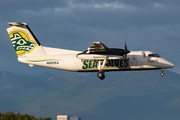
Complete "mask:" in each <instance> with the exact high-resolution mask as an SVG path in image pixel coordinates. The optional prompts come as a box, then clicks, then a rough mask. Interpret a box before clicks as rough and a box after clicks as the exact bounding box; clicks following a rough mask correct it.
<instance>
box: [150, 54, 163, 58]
mask: <svg viewBox="0 0 180 120" xmlns="http://www.w3.org/2000/svg"><path fill="white" fill-rule="evenodd" d="M148 57H161V56H160V55H158V54H149V55H148Z"/></svg>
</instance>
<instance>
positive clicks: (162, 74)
mask: <svg viewBox="0 0 180 120" xmlns="http://www.w3.org/2000/svg"><path fill="white" fill-rule="evenodd" d="M161 71H162V73H161V74H160V75H161V77H163V76H164V69H161Z"/></svg>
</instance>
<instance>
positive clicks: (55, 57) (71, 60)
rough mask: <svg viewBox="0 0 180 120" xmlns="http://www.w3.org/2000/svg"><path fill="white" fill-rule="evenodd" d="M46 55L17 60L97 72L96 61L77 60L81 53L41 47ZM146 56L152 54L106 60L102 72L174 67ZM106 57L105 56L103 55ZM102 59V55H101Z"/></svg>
mask: <svg viewBox="0 0 180 120" xmlns="http://www.w3.org/2000/svg"><path fill="white" fill-rule="evenodd" d="M43 48H44V50H45V52H46V54H47V55H43V56H29V57H25V56H23V57H19V58H18V60H19V61H20V62H22V63H26V64H29V65H30V66H33V65H36V66H42V67H49V68H54V69H61V70H66V71H74V72H93V71H98V60H96V59H94V60H92V59H89V60H88V56H87V58H86V60H83V59H79V58H77V54H79V53H82V51H72V50H65V49H57V48H50V47H43ZM148 54H153V52H151V51H131V52H130V53H129V54H128V55H127V58H128V60H127V61H124V59H123V56H119V59H118V57H117V56H116V57H114V58H115V59H113V56H111V59H108V60H107V62H106V65H105V67H104V69H103V71H123V70H151V69H167V68H172V67H174V65H173V64H172V63H170V62H169V61H167V60H165V59H163V58H162V57H148ZM98 56H99V55H97V54H91V56H90V57H89V58H98ZM104 56H107V55H104ZM101 57H102V58H103V55H101Z"/></svg>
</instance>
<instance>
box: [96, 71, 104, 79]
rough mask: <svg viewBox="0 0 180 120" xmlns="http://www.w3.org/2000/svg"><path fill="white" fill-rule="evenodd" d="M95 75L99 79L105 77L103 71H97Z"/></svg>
mask: <svg viewBox="0 0 180 120" xmlns="http://www.w3.org/2000/svg"><path fill="white" fill-rule="evenodd" d="M97 77H98V78H99V79H101V80H104V78H105V75H104V72H98V73H97Z"/></svg>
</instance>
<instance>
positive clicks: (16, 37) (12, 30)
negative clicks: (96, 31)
mask: <svg viewBox="0 0 180 120" xmlns="http://www.w3.org/2000/svg"><path fill="white" fill-rule="evenodd" d="M8 24H9V25H10V26H11V27H9V28H8V29H7V31H8V34H9V37H10V39H11V42H12V44H13V47H14V49H15V51H16V54H17V56H18V57H22V56H24V57H27V56H42V55H46V52H45V51H44V49H43V47H42V46H41V44H40V42H39V41H38V40H37V38H36V36H35V35H34V34H33V32H32V31H31V29H30V28H29V27H28V25H27V24H26V23H18V22H12V23H8Z"/></svg>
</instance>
